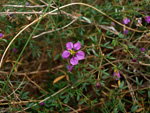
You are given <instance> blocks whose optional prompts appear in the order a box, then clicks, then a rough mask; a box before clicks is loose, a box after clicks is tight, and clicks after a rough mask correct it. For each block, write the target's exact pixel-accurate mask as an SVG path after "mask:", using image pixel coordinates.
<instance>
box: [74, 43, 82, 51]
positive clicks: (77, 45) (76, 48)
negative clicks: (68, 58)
mask: <svg viewBox="0 0 150 113" xmlns="http://www.w3.org/2000/svg"><path fill="white" fill-rule="evenodd" d="M80 48H81V44H80V42H77V43H75V44H74V50H79V49H80Z"/></svg>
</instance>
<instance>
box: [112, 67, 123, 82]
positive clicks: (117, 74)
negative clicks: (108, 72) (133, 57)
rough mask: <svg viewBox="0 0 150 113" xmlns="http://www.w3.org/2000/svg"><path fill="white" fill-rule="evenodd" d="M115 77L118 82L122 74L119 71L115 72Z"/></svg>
mask: <svg viewBox="0 0 150 113" xmlns="http://www.w3.org/2000/svg"><path fill="white" fill-rule="evenodd" d="M113 77H114V78H115V79H116V80H119V79H120V78H121V77H120V73H119V71H118V70H116V69H115V70H114V73H113Z"/></svg>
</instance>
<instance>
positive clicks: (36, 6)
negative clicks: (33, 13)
mask: <svg viewBox="0 0 150 113" xmlns="http://www.w3.org/2000/svg"><path fill="white" fill-rule="evenodd" d="M3 6H4V7H21V8H22V7H24V8H38V7H40V8H41V7H46V5H35V6H26V5H3Z"/></svg>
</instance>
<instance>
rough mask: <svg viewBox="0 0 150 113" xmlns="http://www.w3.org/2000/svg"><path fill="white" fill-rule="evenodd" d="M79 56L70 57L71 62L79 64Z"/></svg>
mask: <svg viewBox="0 0 150 113" xmlns="http://www.w3.org/2000/svg"><path fill="white" fill-rule="evenodd" d="M78 61H79V60H78V58H77V57H72V58H71V59H70V63H71V64H72V65H77V64H78Z"/></svg>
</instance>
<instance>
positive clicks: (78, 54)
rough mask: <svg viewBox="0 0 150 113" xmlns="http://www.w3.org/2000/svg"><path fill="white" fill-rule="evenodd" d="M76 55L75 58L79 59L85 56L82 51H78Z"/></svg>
mask: <svg viewBox="0 0 150 113" xmlns="http://www.w3.org/2000/svg"><path fill="white" fill-rule="evenodd" d="M76 56H77V58H78V59H79V60H83V59H84V57H85V54H84V52H83V51H78V52H77V53H76Z"/></svg>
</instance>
